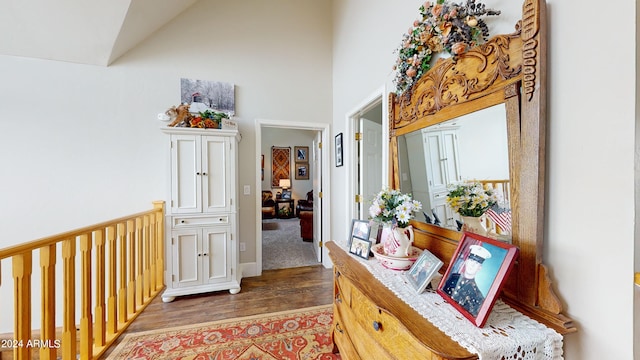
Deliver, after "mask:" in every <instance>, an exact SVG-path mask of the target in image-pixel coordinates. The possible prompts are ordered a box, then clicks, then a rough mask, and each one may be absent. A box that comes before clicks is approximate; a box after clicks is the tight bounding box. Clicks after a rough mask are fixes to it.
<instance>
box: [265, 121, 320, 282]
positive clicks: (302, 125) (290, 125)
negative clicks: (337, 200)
mask: <svg viewBox="0 0 640 360" xmlns="http://www.w3.org/2000/svg"><path fill="white" fill-rule="evenodd" d="M263 127H269V128H281V129H290V130H311V131H317V132H320V134H321V138H322V144H323V145H322V150H323V151H324V153H323V156H322V159H321V163H322V165H321V168H322V177H321V187H322V199H321V201H322V202H321V205H323V206H321V218H320V219H321V231H322V238H321V239H320V241H322V244H323V245H322V247H321V248H320V251H322V265H324V267H326V268H329V267H331V266H332V265H331V261H330V260H329V256H328V253H327V251H326V248H325V246H324V244H326V243H327V242H328V241H329V235H330V232H329V231H330V229H331V226H330V225H331V224H330V217H329V214H330V209H329V206H328V204H331V191H330V185H331V184H330V181H329V179H330V176H329V174H330V173H329V159H330V157H329V156H328V154H329V153H330V151H329V147H328V146H329V144H331V141H330V140H329V135H330V124H328V123H327V124H324V123H311V122H299V121H286V120H269V119H256V120H255V128H256V129H255V131H256V140H255V143H256V148H255V151H256V153H255V161H256V162H255V169H256V172H255V174H256V178H255V189H256V197H255V202H256V212H255V218H256V269H255V272H256V276H260V275H262V197H261V196H260V193H261V192H259V191H258V189H262V180H261V173H260V168H261V166H260V163H261V155H262V128H263ZM313 176H314V177H315V176H319V175H318V174H316V173H315V171H314V172H313ZM313 190H314V192H316V193H318V191H319V189H315V188H314V189H313Z"/></svg>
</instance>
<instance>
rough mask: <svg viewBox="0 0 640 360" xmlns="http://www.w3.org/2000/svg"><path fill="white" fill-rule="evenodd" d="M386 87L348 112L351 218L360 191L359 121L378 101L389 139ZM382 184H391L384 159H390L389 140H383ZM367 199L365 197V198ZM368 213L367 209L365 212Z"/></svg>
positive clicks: (383, 134)
mask: <svg viewBox="0 0 640 360" xmlns="http://www.w3.org/2000/svg"><path fill="white" fill-rule="evenodd" d="M385 94H386V87H385V86H384V85H383V86H381V87H379V88H377V89H376V90H375V91H374V92H372V93H371V94H369V96H367V97H366V98H364V99H363V100H362V101H361V102H360V103H359V104H358V105H357V106H356V107H355V108H353V109H352V110H351V111H349V112H348V113H347V114H346V123H347V139H349V140H348V141H347V143H348V146H349V149H350V153H351V161H349V162H348V164H349V167H350V169H349V171H348V172H347V178H348V179H347V183H348V184H349V187H348V189H349V196H350V198H351V200H350V201H349V208H348V214H350V216H351V218H354V219H355V218H356V217H357V216H358V208H357V204H356V202H355V195H356V194H357V193H358V189H357V187H356V182H355V179H357V177H358V171H359V170H358V167H357V166H356V164H357V161H358V159H357V157H358V154H357V152H356V149H357V147H358V144H357V143H356V139H355V133H356V129H357V127H358V123H359V121H360V117H361V116H362V114H364V113H365V112H367V111H368V110H369V109H371V108H372V107H374V106H376V105H378V103H381V104H382V138H383V139H389V106H388V104H389V98H388V97H387V96H385ZM382 159H383V161H382V167H381V170H382V174H381V176H382V186H383V187H384V186H388V185H389V177H388V176H387V174H389V162H388V161H384V159H389V141H383V142H382ZM363 201H365V199H363ZM363 209H365V210H366V207H365V206H363ZM364 213H366V211H365V212H364Z"/></svg>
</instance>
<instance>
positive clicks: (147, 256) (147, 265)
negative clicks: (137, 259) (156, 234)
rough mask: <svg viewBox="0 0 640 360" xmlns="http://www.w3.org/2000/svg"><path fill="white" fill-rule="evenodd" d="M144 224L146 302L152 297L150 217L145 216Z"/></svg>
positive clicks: (144, 284) (143, 275)
mask: <svg viewBox="0 0 640 360" xmlns="http://www.w3.org/2000/svg"><path fill="white" fill-rule="evenodd" d="M142 223H143V230H142V242H143V244H142V246H143V249H144V257H143V258H144V259H143V263H144V267H143V269H142V277H143V281H144V282H143V284H142V291H143V296H142V297H143V299H144V301H145V302H146V301H147V299H149V298H150V297H151V287H150V286H149V285H150V284H151V267H150V266H151V265H150V261H149V260H150V256H151V247H150V245H151V241H150V237H151V229H150V228H149V215H145V216H144V218H143V219H142Z"/></svg>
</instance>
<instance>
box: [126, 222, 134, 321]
mask: <svg viewBox="0 0 640 360" xmlns="http://www.w3.org/2000/svg"><path fill="white" fill-rule="evenodd" d="M135 238H136V233H135V227H134V221H133V220H127V243H128V245H129V257H128V259H127V263H128V267H129V269H128V270H129V278H128V280H129V282H128V283H127V313H129V314H135V312H136V303H135V292H136V287H135V285H136V284H135V279H136V246H135Z"/></svg>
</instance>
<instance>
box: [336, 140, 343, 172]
mask: <svg viewBox="0 0 640 360" xmlns="http://www.w3.org/2000/svg"><path fill="white" fill-rule="evenodd" d="M340 166H342V133H340V134H338V135H336V167H340Z"/></svg>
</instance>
